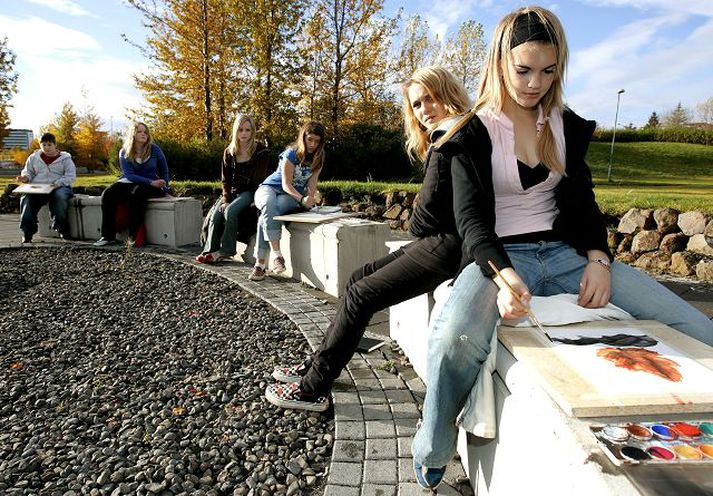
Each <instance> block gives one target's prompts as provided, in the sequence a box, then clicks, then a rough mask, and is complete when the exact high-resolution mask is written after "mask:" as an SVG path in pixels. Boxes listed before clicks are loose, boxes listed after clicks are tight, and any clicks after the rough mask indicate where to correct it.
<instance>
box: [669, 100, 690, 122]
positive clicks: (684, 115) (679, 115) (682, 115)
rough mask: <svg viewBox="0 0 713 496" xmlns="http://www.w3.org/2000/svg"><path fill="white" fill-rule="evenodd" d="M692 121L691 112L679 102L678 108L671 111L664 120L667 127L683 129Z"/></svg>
mask: <svg viewBox="0 0 713 496" xmlns="http://www.w3.org/2000/svg"><path fill="white" fill-rule="evenodd" d="M690 120H691V116H690V112H689V111H688V109H686V108H685V107H684V106H683V105H681V102H678V105H676V108H674V109H673V110H672V111H670V112H669V113H668V114H667V115H666V117H665V118H664V126H665V127H681V126H685V125H686V124H688V123H689V122H690Z"/></svg>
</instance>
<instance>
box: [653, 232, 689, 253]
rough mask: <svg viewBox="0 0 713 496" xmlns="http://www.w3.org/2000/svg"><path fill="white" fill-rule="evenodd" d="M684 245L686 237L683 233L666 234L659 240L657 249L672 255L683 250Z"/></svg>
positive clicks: (686, 240)
mask: <svg viewBox="0 0 713 496" xmlns="http://www.w3.org/2000/svg"><path fill="white" fill-rule="evenodd" d="M686 243H688V236H686V235H685V234H683V233H680V232H679V233H672V234H667V235H666V236H664V237H663V239H662V240H661V245H659V249H660V250H661V251H662V252H664V253H674V252H677V251H683V250H685V249H686Z"/></svg>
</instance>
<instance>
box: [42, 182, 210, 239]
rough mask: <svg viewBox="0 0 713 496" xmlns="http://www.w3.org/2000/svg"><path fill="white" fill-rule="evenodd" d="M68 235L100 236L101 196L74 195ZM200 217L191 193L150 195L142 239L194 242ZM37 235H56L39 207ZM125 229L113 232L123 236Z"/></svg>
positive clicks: (73, 237)
mask: <svg viewBox="0 0 713 496" xmlns="http://www.w3.org/2000/svg"><path fill="white" fill-rule="evenodd" d="M67 217H68V220H69V232H70V236H71V237H72V239H82V240H96V239H99V238H100V237H101V221H102V212H101V197H100V196H89V195H74V196H73V197H72V198H71V199H70V200H69V209H68V212H67ZM202 220H203V217H202V211H201V202H200V200H198V199H196V198H191V197H173V196H169V197H164V198H155V199H151V200H149V202H148V206H147V208H146V217H145V223H146V242H147V243H149V244H153V245H163V246H170V247H174V248H175V247H177V246H183V245H190V244H195V243H198V241H199V237H200V230H201V222H202ZM38 221H39V235H40V236H44V237H57V236H58V234H57V232H56V231H54V230H52V229H50V219H49V210H48V209H47V207H46V206H44V207H42V209H41V210H40V213H39V215H38ZM125 236H126V234H125V233H117V238H118V239H124V238H125Z"/></svg>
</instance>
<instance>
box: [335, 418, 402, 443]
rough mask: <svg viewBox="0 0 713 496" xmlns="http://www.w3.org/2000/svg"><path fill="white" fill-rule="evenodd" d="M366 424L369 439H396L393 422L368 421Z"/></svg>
mask: <svg viewBox="0 0 713 496" xmlns="http://www.w3.org/2000/svg"><path fill="white" fill-rule="evenodd" d="M365 424H366V437H367V439H377V438H393V437H396V428H395V427H394V423H393V421H391V420H367V421H366V422H365ZM337 428H339V423H337Z"/></svg>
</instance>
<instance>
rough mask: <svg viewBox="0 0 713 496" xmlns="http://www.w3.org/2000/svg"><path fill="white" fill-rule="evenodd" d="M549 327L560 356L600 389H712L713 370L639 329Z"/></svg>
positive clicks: (643, 392)
mask: <svg viewBox="0 0 713 496" xmlns="http://www.w3.org/2000/svg"><path fill="white" fill-rule="evenodd" d="M548 331H549V333H550V336H551V337H552V339H553V341H554V345H555V346H554V350H555V351H556V353H557V354H558V355H559V356H560V358H561V359H562V360H564V361H565V362H566V363H568V364H569V365H570V366H571V367H572V369H573V370H574V371H576V372H577V373H578V374H579V375H580V376H581V377H582V378H583V379H585V380H586V381H587V382H589V383H590V384H591V385H592V387H593V388H594V389H596V390H597V391H599V392H600V393H606V394H615V395H616V394H624V395H632V394H634V395H661V394H664V395H665V394H672V395H676V394H681V393H686V394H689V393H690V394H696V393H710V390H711V384H713V370H711V369H709V368H707V367H705V366H704V365H701V364H700V363H699V362H697V361H696V360H695V359H693V358H691V357H689V356H688V355H686V354H684V353H682V352H680V351H678V350H676V349H675V348H673V347H671V346H669V345H667V344H666V343H664V342H662V341H661V340H660V339H659V338H655V337H652V336H649V335H647V334H646V333H645V332H643V331H641V330H640V329H636V328H632V327H621V328H611V329H602V328H598V329H595V328H592V329H589V328H577V329H576V331H575V332H573V331H572V330H566V329H558V328H553V327H550V328H548Z"/></svg>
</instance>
